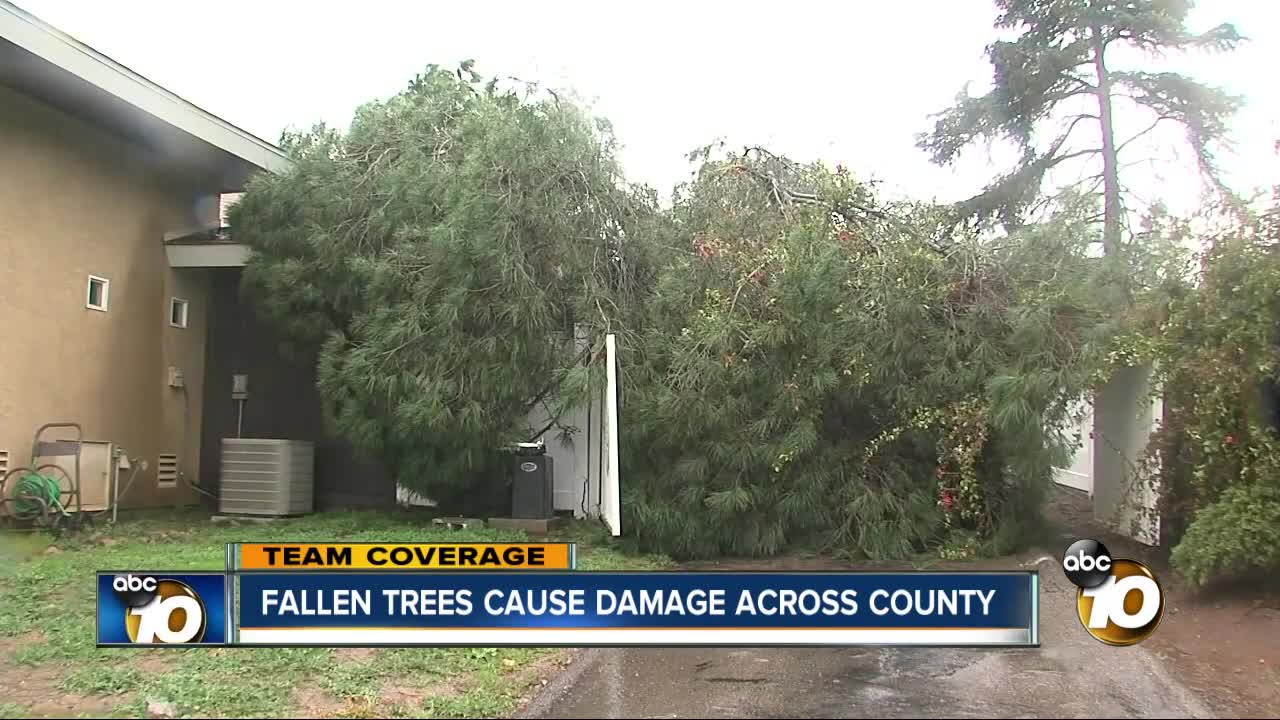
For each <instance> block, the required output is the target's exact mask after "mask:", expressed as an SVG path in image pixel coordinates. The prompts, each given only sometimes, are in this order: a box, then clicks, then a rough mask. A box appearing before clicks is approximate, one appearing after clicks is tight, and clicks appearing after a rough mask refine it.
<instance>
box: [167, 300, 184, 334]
mask: <svg viewBox="0 0 1280 720" xmlns="http://www.w3.org/2000/svg"><path fill="white" fill-rule="evenodd" d="M169 324H170V325H172V326H174V327H176V328H184V327H186V326H187V301H186V300H183V299H181V298H169Z"/></svg>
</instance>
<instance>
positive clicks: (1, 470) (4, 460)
mask: <svg viewBox="0 0 1280 720" xmlns="http://www.w3.org/2000/svg"><path fill="white" fill-rule="evenodd" d="M8 473H9V451H8V450H0V480H2V479H4V476H5V475H7V474H8Z"/></svg>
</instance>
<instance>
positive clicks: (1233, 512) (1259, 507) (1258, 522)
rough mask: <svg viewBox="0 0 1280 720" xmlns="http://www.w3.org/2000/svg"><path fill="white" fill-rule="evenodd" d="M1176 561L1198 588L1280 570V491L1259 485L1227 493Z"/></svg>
mask: <svg viewBox="0 0 1280 720" xmlns="http://www.w3.org/2000/svg"><path fill="white" fill-rule="evenodd" d="M1172 561H1173V566H1174V568H1175V569H1176V570H1177V571H1178V572H1180V573H1182V574H1183V575H1184V576H1186V577H1187V579H1189V580H1191V581H1192V582H1194V583H1196V584H1197V585H1204V584H1206V583H1208V582H1209V581H1211V580H1214V579H1217V578H1227V577H1233V576H1238V575H1240V574H1243V573H1246V572H1253V571H1259V572H1275V571H1277V570H1280V488H1277V487H1276V486H1275V485H1265V484H1261V483H1259V484H1253V485H1244V486H1241V485H1237V486H1234V487H1229V488H1227V489H1226V490H1224V491H1223V492H1222V495H1221V496H1220V497H1219V498H1218V500H1217V501H1216V502H1214V503H1213V504H1211V505H1209V506H1208V507H1206V508H1205V509H1203V510H1201V511H1200V512H1199V513H1197V514H1196V516H1195V519H1194V520H1193V521H1192V522H1191V525H1190V527H1188V528H1187V532H1186V534H1185V535H1183V536H1182V541H1181V542H1179V543H1178V545H1177V547H1175V548H1174V550H1173V557H1172Z"/></svg>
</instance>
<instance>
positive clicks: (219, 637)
mask: <svg viewBox="0 0 1280 720" xmlns="http://www.w3.org/2000/svg"><path fill="white" fill-rule="evenodd" d="M248 547H250V546H248V545H245V546H234V547H231V548H229V549H228V553H227V554H228V568H227V570H226V572H225V573H210V574H175V573H159V572H144V571H127V572H126V571H114V572H103V573H100V574H99V581H98V643H99V644H100V645H116V644H126V645H128V644H131V645H137V644H170V645H173V644H179V645H187V646H190V645H256V646H320V647H333V646H396V647H406V646H477V647H516V646H532V647H538V646H570V647H592V646H595V647H619V646H682V645H683V646H805V645H811V646H838V645H895V646H911V645H926V646H951V647H964V646H1015V647H1026V646H1037V645H1039V633H1038V628H1039V575H1038V574H1037V573H1035V572H1022V571H1017V572H1014V571H1010V572H984V573H954V572H901V573H858V572H817V573H800V572H585V571H576V570H573V569H572V568H574V567H575V566H576V552H575V550H574V549H573V547H572V545H565V544H557V543H548V544H538V543H527V544H503V545H487V544H485V545H480V544H476V545H470V544H460V545H459V544H449V545H398V544H372V543H370V544H341V543H332V544H324V545H280V546H274V545H261V546H252V547H253V548H254V549H253V550H252V552H245V549H246V548H248ZM344 548H345V549H348V550H350V552H349V553H347V552H343V549H344ZM375 549H376V550H375ZM539 549H541V552H538V550H539ZM290 550H292V551H295V552H290ZM312 550H314V553H313V552H311V551H312ZM463 550H466V552H462V551H463ZM487 550H492V551H493V552H486V551H487ZM441 551H446V552H443V553H442V552H441ZM504 553H506V554H505V555H504ZM393 555H394V557H395V558H396V559H395V560H391V558H392V556H393ZM308 557H309V560H308ZM285 558H290V559H289V560H286V559H285ZM384 559H385V560H386V561H387V562H388V563H389V565H390V566H389V567H387V568H385V569H384V568H382V567H381V566H380V565H379V563H380V562H382V561H383V560H384ZM369 565H373V566H375V567H376V568H378V569H367V568H368V566H369ZM264 566H265V567H264ZM565 568H567V569H565ZM478 570H479V572H477V571H478ZM224 629H225V630H224Z"/></svg>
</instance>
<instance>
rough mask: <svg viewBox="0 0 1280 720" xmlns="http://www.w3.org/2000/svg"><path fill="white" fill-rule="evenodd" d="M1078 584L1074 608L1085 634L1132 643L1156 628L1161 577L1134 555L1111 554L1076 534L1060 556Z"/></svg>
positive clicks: (1161, 607)
mask: <svg viewBox="0 0 1280 720" xmlns="http://www.w3.org/2000/svg"><path fill="white" fill-rule="evenodd" d="M1062 569H1063V572H1065V573H1066V576H1067V579H1068V580H1070V581H1071V582H1072V584H1074V585H1075V586H1076V587H1078V588H1080V589H1079V590H1078V591H1077V593H1076V610H1077V612H1078V613H1079V615H1080V622H1081V624H1083V625H1084V628H1085V629H1086V630H1088V631H1089V634H1090V635H1093V636H1094V637H1095V638H1097V639H1099V640H1101V641H1102V642H1104V643H1107V644H1108V645H1134V644H1136V643H1139V642H1142V641H1143V640H1145V639H1147V638H1148V637H1150V636H1151V633H1153V632H1155V629H1156V627H1157V626H1158V625H1159V624H1160V618H1161V617H1162V616H1163V615H1164V593H1163V591H1162V590H1161V589H1160V582H1159V581H1158V580H1156V576H1155V575H1154V574H1153V573H1152V572H1151V570H1150V569H1148V568H1147V566H1146V565H1143V564H1142V563H1140V562H1138V561H1137V560H1130V559H1127V558H1113V557H1112V556H1111V553H1110V552H1109V551H1108V550H1107V548H1106V546H1105V545H1103V544H1102V543H1100V542H1098V541H1096V540H1077V541H1076V542H1075V543H1072V545H1071V547H1069V548H1067V552H1066V553H1065V554H1064V555H1063V558H1062Z"/></svg>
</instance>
